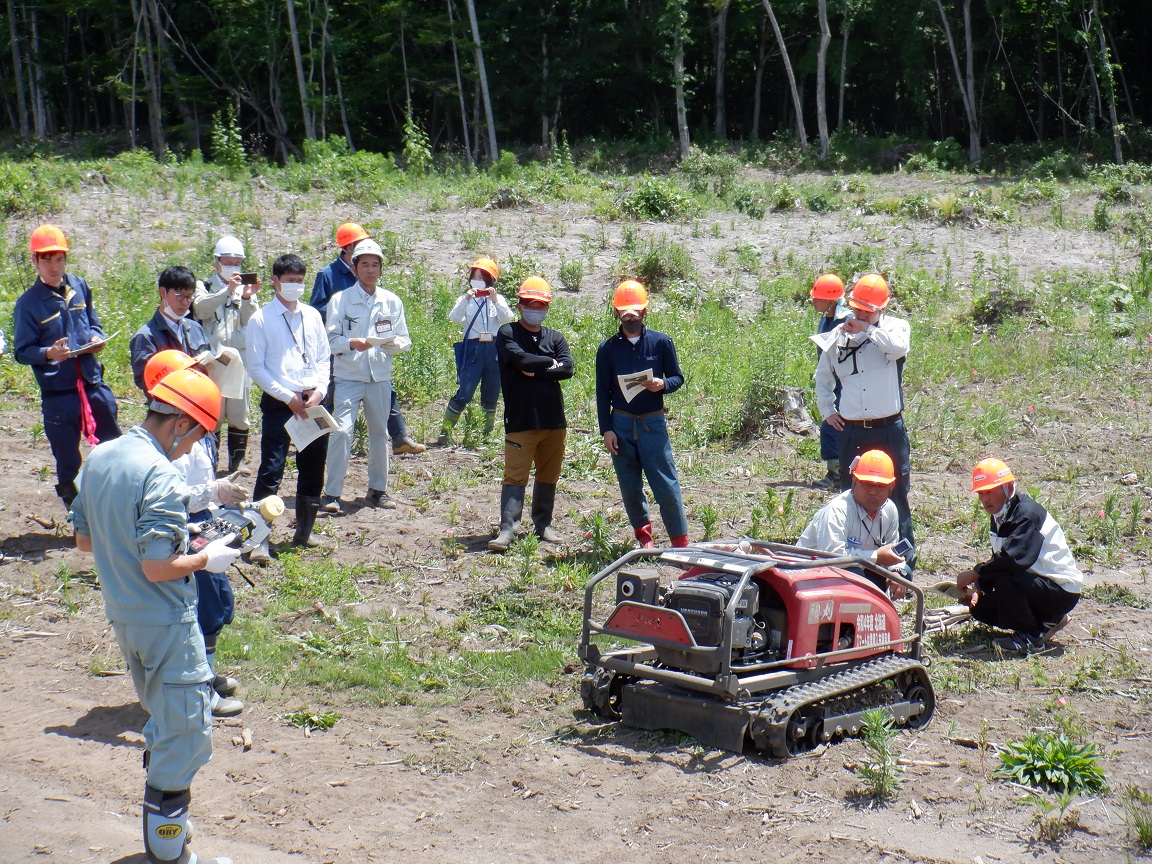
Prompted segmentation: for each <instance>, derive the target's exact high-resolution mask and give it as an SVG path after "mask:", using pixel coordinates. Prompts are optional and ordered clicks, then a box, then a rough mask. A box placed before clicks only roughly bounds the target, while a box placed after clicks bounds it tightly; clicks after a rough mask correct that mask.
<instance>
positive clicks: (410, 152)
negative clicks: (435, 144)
mask: <svg viewBox="0 0 1152 864" xmlns="http://www.w3.org/2000/svg"><path fill="white" fill-rule="evenodd" d="M404 170H405V171H406V172H407V173H408V174H412V175H414V176H417V177H422V176H424V175H425V174H428V173H430V172H431V171H432V142H431V141H429V140H428V133H427V132H425V131H424V127H423V126H421V125H420V121H419V120H417V119H416V118H415V117H414V116H413V115H411V114H409V115H408V118H407V119H406V120H405V121H404Z"/></svg>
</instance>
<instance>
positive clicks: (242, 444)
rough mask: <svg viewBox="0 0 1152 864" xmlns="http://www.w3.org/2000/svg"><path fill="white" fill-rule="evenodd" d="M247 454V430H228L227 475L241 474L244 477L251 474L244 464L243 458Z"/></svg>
mask: <svg viewBox="0 0 1152 864" xmlns="http://www.w3.org/2000/svg"><path fill="white" fill-rule="evenodd" d="M247 453H248V430H247V429H235V430H234V429H232V428H231V427H229V428H228V473H229V474H243V475H245V476H247V475H249V474H251V473H252V471H251V469H249V467H248V466H247V465H245V464H244V457H245V455H246V454H247Z"/></svg>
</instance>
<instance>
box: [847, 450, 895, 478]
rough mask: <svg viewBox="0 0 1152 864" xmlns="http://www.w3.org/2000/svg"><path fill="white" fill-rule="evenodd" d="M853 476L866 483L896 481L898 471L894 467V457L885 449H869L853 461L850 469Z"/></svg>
mask: <svg viewBox="0 0 1152 864" xmlns="http://www.w3.org/2000/svg"><path fill="white" fill-rule="evenodd" d="M849 470H850V471H851V472H852V476H853V477H855V478H856V479H857V480H862V481H864V482H865V483H894V482H896V471H895V470H894V469H893V467H892V457H891V456H889V455H888V454H887V453H885V452H884V451H883V450H868V451H867V452H865V453H861V454H860V455H859V456H857V457H856V458H855V459H854V460H853V461H852V467H851V468H850V469H849Z"/></svg>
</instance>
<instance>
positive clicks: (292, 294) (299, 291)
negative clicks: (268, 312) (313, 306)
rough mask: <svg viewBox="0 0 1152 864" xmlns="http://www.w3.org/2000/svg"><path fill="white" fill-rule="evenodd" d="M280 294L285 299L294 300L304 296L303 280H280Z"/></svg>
mask: <svg viewBox="0 0 1152 864" xmlns="http://www.w3.org/2000/svg"><path fill="white" fill-rule="evenodd" d="M280 296H281V297H283V298H284V299H285V300H288V301H290V302H294V301H296V300H299V299H300V298H301V297H303V296H304V283H303V282H281V283H280Z"/></svg>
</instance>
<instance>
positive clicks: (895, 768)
mask: <svg viewBox="0 0 1152 864" xmlns="http://www.w3.org/2000/svg"><path fill="white" fill-rule="evenodd" d="M863 718H864V726H863V731H862V738H863V740H864V747H865V749H866V750H867V751H868V757H867V759H866V760H865V761H864V762H863V763H861V764H860V766H859V767H858V768H857V769H856V776H857V777H859V778H860V783H861V785H862V786H863V787H864V792H865V793H866V794H867V795H869V796H870V797H872V798H874V799H875V800H876V801H879V802H880V803H888V802H891V801H895V800H896V796H897V795H898V794H899V792H900V786H901V784H902V780H901V775H902V774H903V773H904V769H903V768H901V767H900V765H899V764H897V762H896V750H895V747H894V744H895V740H896V734H897V733H896V727H895V723H894V721H893V719H892V712H891V711H889V710H888V709H887V708H869V709H868V710H867V711H865V712H864V714H863Z"/></svg>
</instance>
